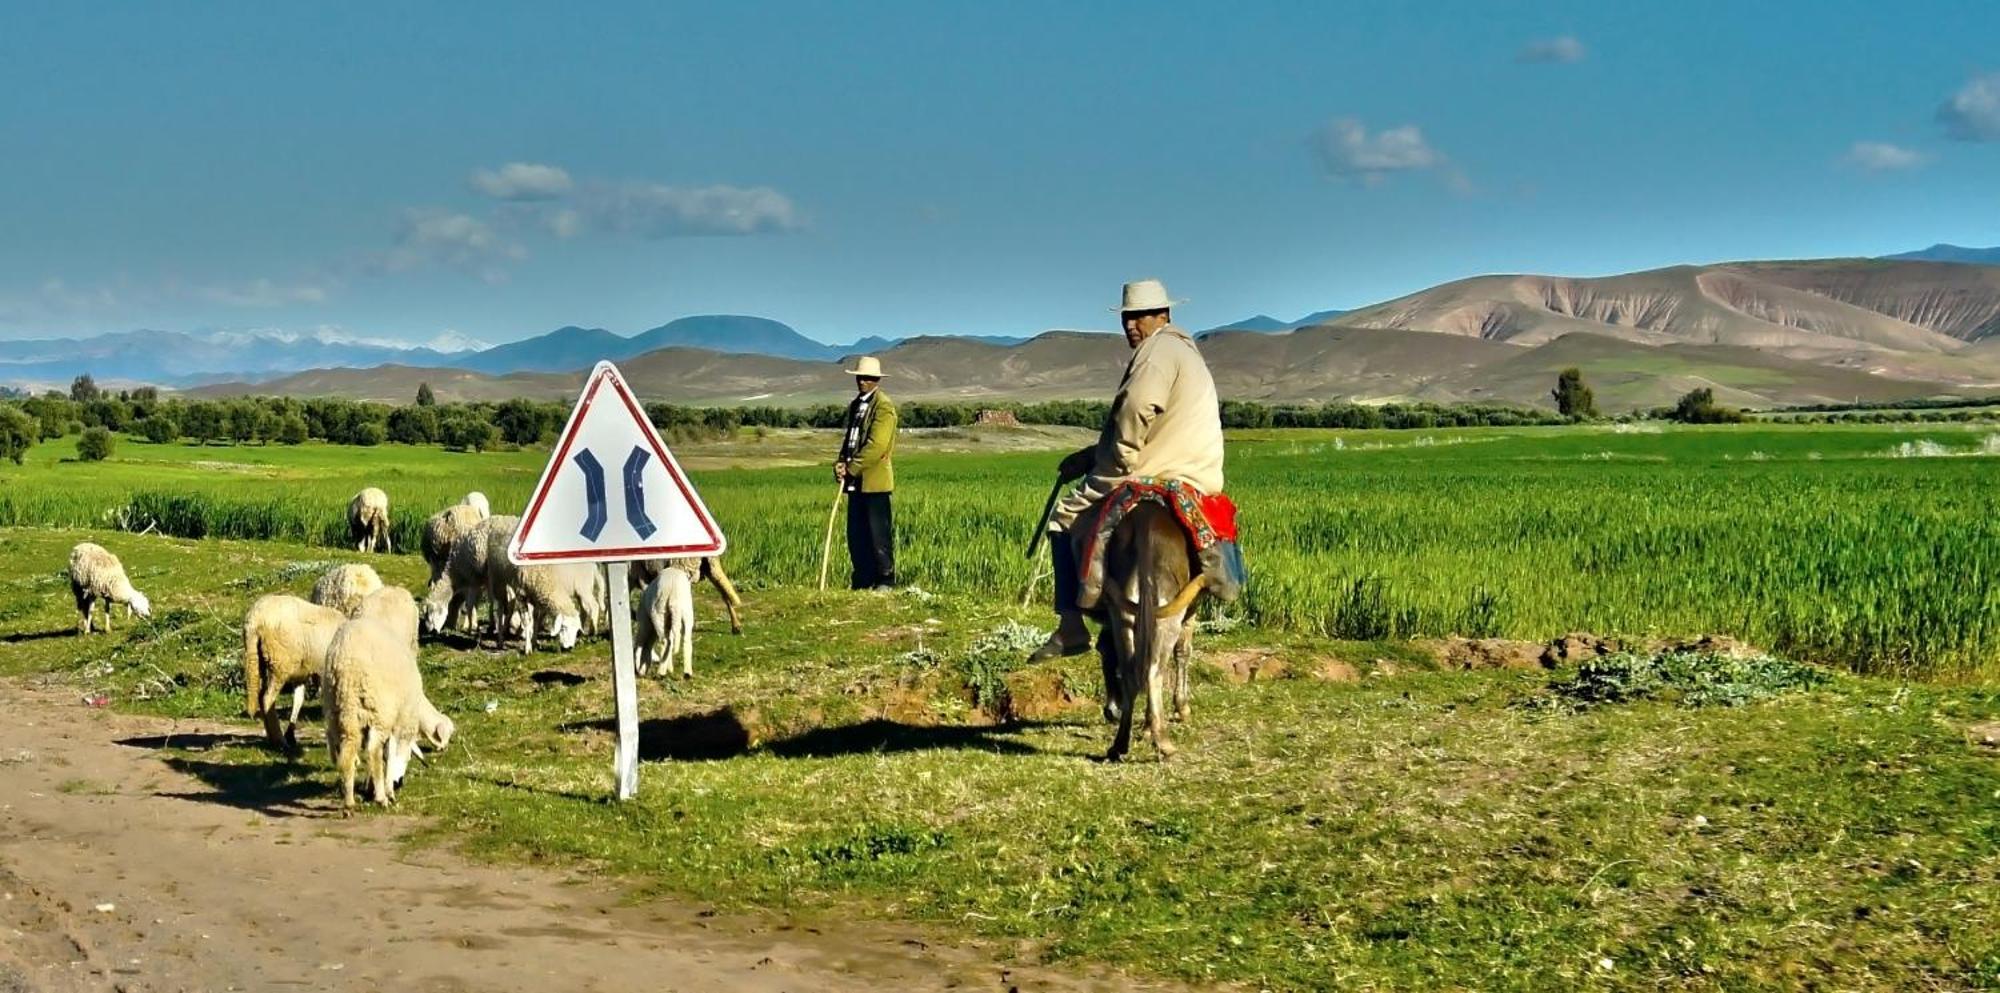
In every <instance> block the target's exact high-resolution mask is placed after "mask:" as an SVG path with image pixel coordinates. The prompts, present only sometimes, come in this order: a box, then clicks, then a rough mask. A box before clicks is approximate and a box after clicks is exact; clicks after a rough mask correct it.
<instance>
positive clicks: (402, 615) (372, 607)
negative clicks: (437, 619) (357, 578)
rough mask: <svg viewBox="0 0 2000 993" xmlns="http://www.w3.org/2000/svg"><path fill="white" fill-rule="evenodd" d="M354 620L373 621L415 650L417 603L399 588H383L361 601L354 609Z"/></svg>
mask: <svg viewBox="0 0 2000 993" xmlns="http://www.w3.org/2000/svg"><path fill="white" fill-rule="evenodd" d="M354 617H355V619H356V620H368V621H374V622H376V623H378V624H380V625H382V626H383V627H386V628H388V629H389V630H391V631H394V632H396V633H397V634H400V635H402V636H403V637H404V640H405V641H407V642H409V644H410V651H412V652H415V651H416V650H417V626H418V617H417V601H416V598H415V597H413V596H411V595H410V591H409V590H406V589H404V588H402V587H400V586H384V587H382V588H381V589H379V590H376V591H375V592H373V593H370V594H368V595H367V596H366V597H363V598H362V600H361V605H360V606H359V607H356V608H355V609H354Z"/></svg>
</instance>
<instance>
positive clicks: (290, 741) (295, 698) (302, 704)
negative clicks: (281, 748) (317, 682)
mask: <svg viewBox="0 0 2000 993" xmlns="http://www.w3.org/2000/svg"><path fill="white" fill-rule="evenodd" d="M304 709H306V684H304V683H300V684H299V685H297V686H294V687H292V719H291V720H290V721H288V722H286V724H285V747H286V748H288V749H290V750H292V751H294V752H296V751H298V750H299V712H300V711H302V710H304Z"/></svg>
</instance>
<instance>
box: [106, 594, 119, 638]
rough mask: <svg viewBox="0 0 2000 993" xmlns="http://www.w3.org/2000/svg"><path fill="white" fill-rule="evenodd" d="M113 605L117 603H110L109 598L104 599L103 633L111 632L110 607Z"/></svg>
mask: <svg viewBox="0 0 2000 993" xmlns="http://www.w3.org/2000/svg"><path fill="white" fill-rule="evenodd" d="M114 606H117V605H116V604H114V603H112V602H111V601H109V600H106V601H104V633H105V634H110V633H111V608H112V607H114Z"/></svg>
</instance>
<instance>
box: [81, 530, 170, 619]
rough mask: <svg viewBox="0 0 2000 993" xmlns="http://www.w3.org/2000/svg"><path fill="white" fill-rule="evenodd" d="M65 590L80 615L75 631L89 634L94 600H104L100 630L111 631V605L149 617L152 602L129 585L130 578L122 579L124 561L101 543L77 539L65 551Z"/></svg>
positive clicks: (123, 575)
mask: <svg viewBox="0 0 2000 993" xmlns="http://www.w3.org/2000/svg"><path fill="white" fill-rule="evenodd" d="M69 591H70V593H71V595H73V596H75V597H76V612H77V613H78V614H79V615H81V619H80V620H78V622H77V631H76V633H77V634H89V633H90V629H91V620H90V614H91V610H92V609H93V608H94V607H96V605H97V601H99V600H102V601H104V633H106V634H110V633H111V609H112V605H113V604H120V603H122V604H124V605H125V607H126V609H127V610H129V611H131V613H132V614H133V616H136V617H151V616H153V604H152V601H150V600H148V599H146V594H144V593H141V592H139V591H138V590H136V589H134V588H133V587H132V581H131V580H129V579H127V578H125V564H124V563H122V562H120V561H118V556H116V555H113V554H111V553H110V552H108V551H105V550H104V546H102V545H97V544H93V543H91V542H88V541H84V542H78V543H77V546H76V547H75V548H72V549H70V552H69Z"/></svg>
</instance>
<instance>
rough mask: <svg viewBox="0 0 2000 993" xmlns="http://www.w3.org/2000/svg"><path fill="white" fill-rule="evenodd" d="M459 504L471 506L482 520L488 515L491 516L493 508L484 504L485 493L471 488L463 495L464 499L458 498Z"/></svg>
mask: <svg viewBox="0 0 2000 993" xmlns="http://www.w3.org/2000/svg"><path fill="white" fill-rule="evenodd" d="M459 504H460V505H461V506H466V507H471V508H472V509H473V510H476V511H478V512H479V519H480V520H482V521H483V520H485V519H487V518H488V517H491V516H493V508H491V507H488V506H487V505H486V494H484V493H481V492H479V491H478V490H473V491H472V492H470V493H467V494H466V495H465V499H463V500H460V501H459Z"/></svg>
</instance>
